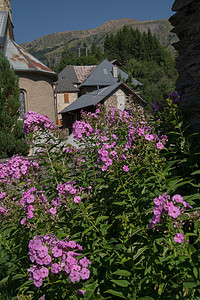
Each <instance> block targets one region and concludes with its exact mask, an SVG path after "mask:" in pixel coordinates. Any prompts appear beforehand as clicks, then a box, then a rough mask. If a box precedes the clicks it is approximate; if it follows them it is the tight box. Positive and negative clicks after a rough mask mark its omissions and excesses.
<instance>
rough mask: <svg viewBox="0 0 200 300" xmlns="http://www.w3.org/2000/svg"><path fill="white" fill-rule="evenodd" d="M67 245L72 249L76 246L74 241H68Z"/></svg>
mask: <svg viewBox="0 0 200 300" xmlns="http://www.w3.org/2000/svg"><path fill="white" fill-rule="evenodd" d="M67 246H68V247H70V248H72V249H73V248H75V247H76V243H75V242H74V241H69V242H68V244H67Z"/></svg>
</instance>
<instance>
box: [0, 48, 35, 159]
mask: <svg viewBox="0 0 200 300" xmlns="http://www.w3.org/2000/svg"><path fill="white" fill-rule="evenodd" d="M19 93H20V90H19V80H18V77H17V76H16V75H15V72H14V70H13V69H11V68H10V64H9V61H8V60H7V58H6V57H5V55H4V53H3V52H2V51H0V158H7V157H11V156H12V155H14V154H19V155H26V154H27V153H28V148H29V147H28V145H27V144H26V143H25V140H24V136H23V130H22V127H23V122H22V120H19V117H20V101H19Z"/></svg>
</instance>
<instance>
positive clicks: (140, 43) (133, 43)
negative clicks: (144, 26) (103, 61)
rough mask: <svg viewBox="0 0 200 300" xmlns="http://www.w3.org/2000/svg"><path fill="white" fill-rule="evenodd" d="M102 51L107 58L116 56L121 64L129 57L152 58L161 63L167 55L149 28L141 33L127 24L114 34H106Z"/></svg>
mask: <svg viewBox="0 0 200 300" xmlns="http://www.w3.org/2000/svg"><path fill="white" fill-rule="evenodd" d="M104 52H105V54H106V56H107V57H108V59H110V60H111V59H113V58H117V59H118V60H119V61H120V62H121V63H122V64H123V65H125V64H126V63H127V62H128V61H129V60H130V59H136V60H147V61H152V60H153V61H156V62H157V63H158V64H159V65H161V63H163V62H165V58H166V56H167V55H168V52H167V51H166V50H165V49H164V47H163V46H162V45H161V44H160V43H159V41H158V40H157V39H156V37H155V36H154V35H152V33H151V31H150V29H149V30H148V33H145V32H144V33H141V32H140V31H139V29H136V30H134V29H133V28H128V26H124V27H123V28H122V29H120V30H119V31H118V32H117V33H116V35H113V34H112V33H111V34H107V36H106V38H105V42H104Z"/></svg>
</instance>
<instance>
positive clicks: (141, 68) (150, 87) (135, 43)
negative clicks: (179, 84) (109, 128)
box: [52, 26, 177, 104]
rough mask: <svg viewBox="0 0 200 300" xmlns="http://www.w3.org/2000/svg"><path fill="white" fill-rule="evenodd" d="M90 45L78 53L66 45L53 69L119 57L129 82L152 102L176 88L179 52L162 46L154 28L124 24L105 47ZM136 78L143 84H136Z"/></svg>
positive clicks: (164, 97)
mask: <svg viewBox="0 0 200 300" xmlns="http://www.w3.org/2000/svg"><path fill="white" fill-rule="evenodd" d="M88 48H89V46H88V45H87V44H85V45H84V46H83V47H82V49H80V53H79V55H77V53H75V52H73V51H71V50H70V49H68V48H67V47H66V48H65V50H64V51H63V53H62V58H61V60H60V63H59V65H58V66H57V67H55V68H54V67H53V66H52V68H53V69H54V70H55V71H56V72H58V73H59V72H60V71H61V70H63V69H64V68H65V67H66V65H97V64H99V63H100V62H101V61H102V60H103V59H107V60H109V61H112V60H113V59H117V60H118V61H119V62H120V63H121V67H120V68H121V69H122V70H123V71H125V72H126V73H127V74H128V75H129V78H128V80H127V81H126V84H127V85H129V86H130V87H131V88H132V89H133V90H137V91H139V92H140V95H141V97H142V98H143V99H144V100H145V101H146V102H147V103H149V104H152V103H153V101H157V100H161V101H162V100H164V99H166V97H167V95H168V93H169V91H170V90H174V88H175V82H176V79H177V71H176V68H175V55H173V54H172V53H170V52H168V51H167V50H166V49H165V48H164V47H163V46H162V45H161V43H160V42H159V41H158V40H157V38H156V37H155V35H153V34H152V33H151V31H150V29H149V30H148V32H147V33H145V32H143V33H141V32H140V31H139V30H138V29H136V30H135V29H133V28H129V27H128V26H124V27H123V28H122V29H120V30H118V31H117V33H116V34H113V33H109V34H107V35H106V37H105V40H104V47H103V50H102V49H101V48H100V47H97V46H96V45H95V44H94V43H93V44H92V45H91V47H90V48H89V50H88ZM132 77H133V78H135V79H137V80H138V81H140V82H141V83H142V86H140V87H139V86H134V85H133V83H132ZM122 79H123V78H122Z"/></svg>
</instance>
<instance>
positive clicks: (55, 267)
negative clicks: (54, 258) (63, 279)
mask: <svg viewBox="0 0 200 300" xmlns="http://www.w3.org/2000/svg"><path fill="white" fill-rule="evenodd" d="M61 270H62V268H61V266H59V265H58V264H57V263H55V264H52V265H51V272H52V273H54V274H57V273H59V272H60V271H61Z"/></svg>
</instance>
